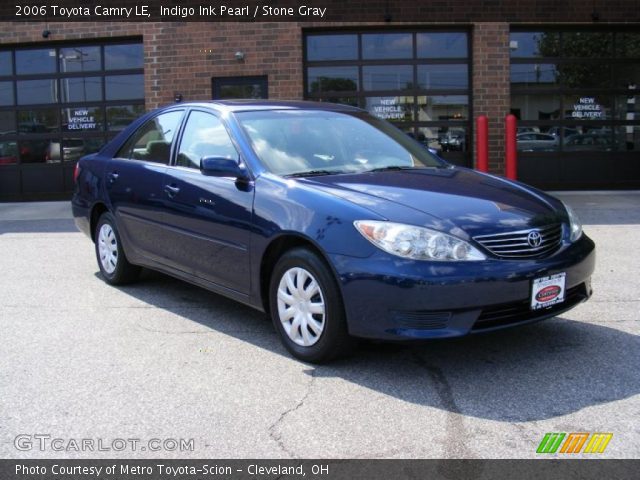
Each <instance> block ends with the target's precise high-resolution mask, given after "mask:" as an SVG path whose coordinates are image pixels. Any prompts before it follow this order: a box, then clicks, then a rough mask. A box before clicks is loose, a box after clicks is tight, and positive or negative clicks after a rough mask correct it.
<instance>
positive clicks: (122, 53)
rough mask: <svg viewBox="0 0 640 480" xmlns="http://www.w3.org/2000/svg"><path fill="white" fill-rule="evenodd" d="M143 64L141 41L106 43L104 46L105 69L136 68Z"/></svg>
mask: <svg viewBox="0 0 640 480" xmlns="http://www.w3.org/2000/svg"><path fill="white" fill-rule="evenodd" d="M143 66H144V48H143V46H142V43H133V44H123V45H106V46H105V47H104V68H105V69H106V70H128V69H132V68H135V69H138V68H142V67H143Z"/></svg>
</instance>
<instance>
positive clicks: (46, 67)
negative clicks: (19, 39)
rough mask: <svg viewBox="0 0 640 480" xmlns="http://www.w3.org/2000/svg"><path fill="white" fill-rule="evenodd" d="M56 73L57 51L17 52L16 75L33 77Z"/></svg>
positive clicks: (50, 49) (48, 49) (52, 49)
mask: <svg viewBox="0 0 640 480" xmlns="http://www.w3.org/2000/svg"><path fill="white" fill-rule="evenodd" d="M55 72H56V50H55V49H54V48H46V49H42V50H16V73H17V74H18V75H33V74H37V73H55Z"/></svg>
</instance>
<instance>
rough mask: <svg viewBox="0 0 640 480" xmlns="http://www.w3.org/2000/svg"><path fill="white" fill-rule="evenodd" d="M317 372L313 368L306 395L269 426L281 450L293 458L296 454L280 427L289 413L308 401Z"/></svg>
mask: <svg viewBox="0 0 640 480" xmlns="http://www.w3.org/2000/svg"><path fill="white" fill-rule="evenodd" d="M315 373H316V369H313V370H311V380H310V381H309V383H308V384H307V388H306V391H305V393H304V395H303V396H302V398H301V399H300V400H299V401H298V403H297V404H296V405H294V406H293V407H291V408H288V409H287V410H285V411H284V412H282V413H281V414H280V416H279V417H278V418H277V419H276V421H275V422H273V423H272V424H271V425H270V426H269V429H268V431H269V436H270V437H271V438H272V439H273V440H274V441H275V442H276V443H277V444H278V447H280V450H282V451H283V452H284V453H285V454H287V455H288V456H289V457H291V458H296V455H295V454H294V453H293V452H292V451H291V450H290V449H289V448H287V446H286V444H285V442H284V439H283V435H282V432H279V431H278V428H279V427H280V425H282V424H283V423H284V421H285V419H286V418H287V417H288V416H289V415H291V414H292V413H294V412H295V411H297V410H299V409H300V408H302V406H303V405H304V403H305V402H306V401H307V398H309V395H311V390H312V389H313V386H314V384H315V381H316V375H315Z"/></svg>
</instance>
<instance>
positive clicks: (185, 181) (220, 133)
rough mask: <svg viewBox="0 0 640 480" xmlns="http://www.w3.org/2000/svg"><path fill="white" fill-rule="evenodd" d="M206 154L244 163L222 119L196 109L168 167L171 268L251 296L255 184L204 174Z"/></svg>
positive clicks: (189, 118)
mask: <svg viewBox="0 0 640 480" xmlns="http://www.w3.org/2000/svg"><path fill="white" fill-rule="evenodd" d="M206 156H214V157H225V158H231V159H234V160H236V161H238V162H239V161H240V156H239V154H238V151H237V149H236V148H235V146H234V144H233V142H232V140H231V137H230V136H229V134H228V132H227V130H226V128H225V127H224V125H223V123H222V121H221V120H220V119H219V118H218V117H217V116H215V115H214V114H212V113H210V112H205V111H201V110H192V111H191V112H190V113H189V115H188V118H187V120H186V123H185V126H184V128H183V131H182V135H181V139H180V142H179V145H178V147H177V155H176V160H175V164H174V165H171V166H169V167H168V168H167V171H166V175H165V181H164V183H165V188H166V189H167V208H166V217H165V222H166V224H167V233H166V235H167V238H168V239H170V244H171V247H170V248H169V249H168V251H167V252H166V253H167V255H168V257H169V261H170V262H171V265H172V266H174V267H175V268H178V269H180V270H182V271H186V272H187V273H190V274H192V275H195V276H197V277H199V278H203V279H205V280H207V281H209V282H213V283H215V284H217V285H219V286H222V287H225V288H228V289H231V290H234V291H235V292H238V293H242V294H248V293H249V289H250V269H249V267H250V255H249V242H250V236H251V220H252V209H253V194H254V193H253V192H254V190H253V185H252V183H251V182H248V181H239V180H238V179H236V178H232V177H214V176H207V175H205V174H203V173H202V172H201V171H200V160H201V158H203V157H206Z"/></svg>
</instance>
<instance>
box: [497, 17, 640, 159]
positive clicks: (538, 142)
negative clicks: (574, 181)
mask: <svg viewBox="0 0 640 480" xmlns="http://www.w3.org/2000/svg"><path fill="white" fill-rule="evenodd" d="M639 39H640V34H638V33H637V32H631V31H618V30H616V31H611V30H605V29H597V30H596V29H594V30H584V29H578V28H576V29H565V30H561V29H557V30H548V31H544V30H536V31H517V30H516V31H512V32H511V38H510V42H509V46H510V50H511V111H512V113H514V114H515V115H516V116H517V117H518V119H519V122H518V127H519V129H518V130H519V131H521V129H532V131H535V132H537V133H538V134H540V135H550V136H551V137H552V138H545V137H542V136H539V137H538V138H535V139H532V138H529V137H527V136H525V135H524V134H523V133H521V134H519V135H518V139H517V140H518V149H519V150H520V151H523V152H527V151H536V152H541V151H551V152H554V153H555V154H556V156H555V157H554V158H558V156H557V153H558V152H560V153H562V152H568V153H571V152H603V151H637V150H638V148H639V147H638V146H636V145H635V143H634V142H635V141H636V139H637V135H636V133H635V132H636V126H640V107H639V106H637V104H636V98H637V94H636V92H637V90H636V89H637V88H638V86H640V49H639V48H638V45H640V42H639Z"/></svg>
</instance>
